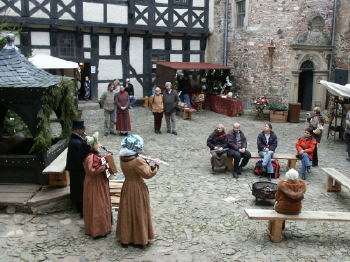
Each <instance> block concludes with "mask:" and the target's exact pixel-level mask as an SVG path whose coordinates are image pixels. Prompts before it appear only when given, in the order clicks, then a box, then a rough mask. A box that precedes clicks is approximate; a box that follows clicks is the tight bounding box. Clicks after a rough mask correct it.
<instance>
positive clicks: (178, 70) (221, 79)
mask: <svg viewBox="0 0 350 262" xmlns="http://www.w3.org/2000/svg"><path fill="white" fill-rule="evenodd" d="M156 64H157V69H156V86H158V87H160V88H163V87H164V84H165V83H166V82H172V83H173V86H174V87H175V88H176V89H178V91H181V86H180V85H181V82H182V81H183V78H184V77H185V78H186V77H188V78H189V80H188V81H189V83H190V86H191V88H190V92H189V93H190V97H191V103H192V104H191V105H192V106H193V107H195V108H197V109H198V108H201V107H202V105H201V103H199V102H200V100H202V103H203V104H204V106H205V108H206V109H210V110H212V111H215V112H217V113H220V114H225V115H228V116H237V115H239V114H241V113H242V111H243V105H242V101H240V100H238V99H237V94H236V90H235V86H234V83H233V76H232V75H231V74H230V69H231V68H232V67H230V66H223V65H216V64H210V63H193V62H157V63H156Z"/></svg>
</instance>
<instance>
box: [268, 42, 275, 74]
mask: <svg viewBox="0 0 350 262" xmlns="http://www.w3.org/2000/svg"><path fill="white" fill-rule="evenodd" d="M267 49H268V50H269V57H270V67H271V68H272V60H273V59H272V57H273V54H274V53H275V49H276V46H275V44H274V42H273V40H271V42H270V44H269V45H268V46H267Z"/></svg>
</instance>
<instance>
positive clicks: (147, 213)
mask: <svg viewBox="0 0 350 262" xmlns="http://www.w3.org/2000/svg"><path fill="white" fill-rule="evenodd" d="M121 146H122V148H121V150H120V153H119V155H120V166H121V169H122V171H123V174H124V176H125V181H124V184H123V187H122V191H121V196H120V204H119V211H118V221H117V238H118V239H119V240H120V242H121V244H122V245H123V246H127V245H129V244H131V245H135V246H137V247H144V246H146V245H147V244H148V242H149V240H150V239H153V238H154V232H153V227H152V218H151V207H150V201H149V192H148V188H147V186H146V184H145V182H144V181H143V179H144V178H146V179H149V178H151V177H153V176H154V175H155V174H156V173H157V171H158V168H159V167H158V165H157V164H154V165H152V166H151V165H149V164H148V163H147V161H146V160H145V159H143V158H142V157H140V156H139V155H138V153H139V152H141V151H142V150H143V140H142V138H141V137H140V136H138V135H128V136H127V137H125V138H124V139H123V141H122V143H121Z"/></svg>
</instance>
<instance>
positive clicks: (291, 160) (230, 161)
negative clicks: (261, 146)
mask: <svg viewBox="0 0 350 262" xmlns="http://www.w3.org/2000/svg"><path fill="white" fill-rule="evenodd" d="M251 155H252V157H251V158H258V159H262V158H261V157H260V155H259V153H257V152H254V153H251ZM272 159H287V160H288V165H287V167H288V168H295V166H296V164H297V160H298V159H299V158H297V157H296V156H295V155H293V154H278V153H276V154H274V155H273V157H272ZM226 166H227V170H229V171H232V170H233V157H227V163H226Z"/></svg>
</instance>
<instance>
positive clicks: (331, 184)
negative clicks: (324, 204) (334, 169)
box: [327, 176, 341, 192]
mask: <svg viewBox="0 0 350 262" xmlns="http://www.w3.org/2000/svg"><path fill="white" fill-rule="evenodd" d="M340 191H341V183H339V182H338V181H337V180H335V179H333V178H332V177H331V176H327V192H340Z"/></svg>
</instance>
